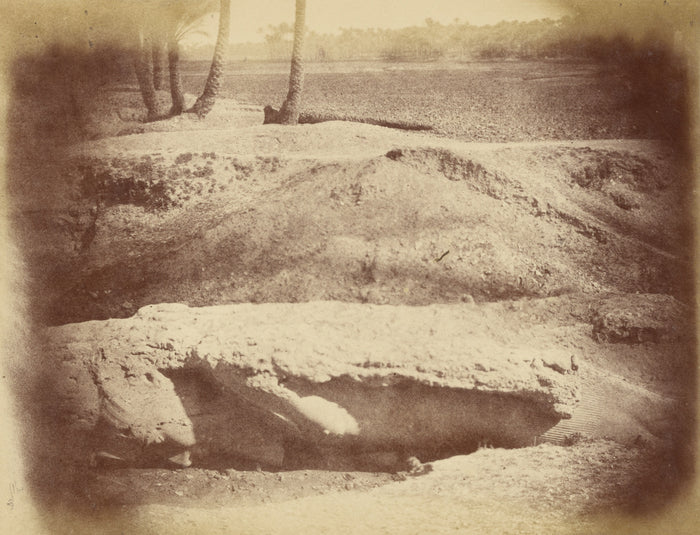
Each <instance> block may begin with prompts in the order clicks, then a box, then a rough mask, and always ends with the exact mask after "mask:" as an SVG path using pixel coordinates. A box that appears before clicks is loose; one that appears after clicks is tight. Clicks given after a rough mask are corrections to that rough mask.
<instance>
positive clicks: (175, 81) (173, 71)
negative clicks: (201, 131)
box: [168, 36, 185, 115]
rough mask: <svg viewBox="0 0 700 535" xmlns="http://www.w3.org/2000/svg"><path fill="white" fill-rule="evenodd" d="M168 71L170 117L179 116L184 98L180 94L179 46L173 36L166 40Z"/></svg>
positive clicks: (183, 107) (183, 104)
mask: <svg viewBox="0 0 700 535" xmlns="http://www.w3.org/2000/svg"><path fill="white" fill-rule="evenodd" d="M168 69H169V72H170V98H171V99H172V101H173V105H172V107H171V108H170V115H180V114H181V113H182V112H183V110H184V109H185V97H184V95H183V94H182V78H181V77H180V44H179V43H178V41H177V39H176V38H175V36H172V37H171V38H170V39H168Z"/></svg>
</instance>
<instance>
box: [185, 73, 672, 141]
mask: <svg viewBox="0 0 700 535" xmlns="http://www.w3.org/2000/svg"><path fill="white" fill-rule="evenodd" d="M185 73H186V74H185V76H184V84H185V88H186V90H187V91H189V92H191V93H194V94H197V93H198V92H199V91H201V87H202V86H203V84H204V81H205V80H206V76H207V73H208V66H207V65H202V64H201V63H191V64H189V66H185ZM288 76H289V67H288V65H287V64H280V63H234V64H230V65H229V68H228V69H227V71H226V77H225V81H224V85H223V88H222V94H223V95H224V96H226V97H229V98H233V99H236V100H238V101H240V102H241V103H245V104H253V105H257V106H265V105H267V104H272V105H273V106H275V107H278V106H279V105H280V104H281V102H282V100H283V99H284V96H285V95H286V91H287V83H288V81H287V80H288ZM656 91H658V88H657V89H656ZM653 93H654V89H653V88H649V87H648V81H647V80H644V79H642V80H639V79H637V80H635V78H634V77H633V76H631V75H630V73H629V72H628V73H625V72H624V71H622V70H620V69H619V68H613V67H606V66H600V65H597V64H593V63H583V62H574V61H571V62H562V61H539V62H534V61H500V62H470V63H384V62H379V61H378V62H344V63H312V64H309V65H308V67H307V69H306V79H305V88H304V98H303V106H302V107H303V109H305V110H309V111H316V112H330V113H337V114H339V115H349V116H353V117H363V118H366V117H373V118H380V119H385V120H392V121H410V122H417V123H423V124H426V125H429V126H432V127H434V128H435V131H436V133H438V134H441V135H445V136H449V137H454V138H457V139H460V140H464V141H495V142H500V141H532V140H552V139H619V138H635V139H636V138H652V139H659V138H661V139H663V138H667V137H668V136H669V135H670V134H672V132H669V131H667V130H668V128H669V125H673V127H674V128H677V127H678V126H679V122H678V119H680V118H682V117H678V116H675V114H678V113H679V112H678V110H676V111H674V110H673V109H672V108H673V106H674V102H664V103H663V107H659V106H658V102H654V99H655V98H658V97H655V96H654V94H653ZM674 116H675V119H676V120H675V121H673V117H674Z"/></svg>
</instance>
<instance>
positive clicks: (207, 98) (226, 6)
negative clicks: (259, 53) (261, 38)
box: [188, 0, 231, 117]
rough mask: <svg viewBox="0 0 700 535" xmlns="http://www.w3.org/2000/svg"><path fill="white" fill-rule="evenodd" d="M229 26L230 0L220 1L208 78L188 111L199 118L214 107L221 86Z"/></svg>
mask: <svg viewBox="0 0 700 535" xmlns="http://www.w3.org/2000/svg"><path fill="white" fill-rule="evenodd" d="M230 26H231V0H221V7H220V8H219V33H218V35H217V36H216V46H215V47H214V57H213V58H212V60H211V67H210V69H209V76H208V77H207V82H206V84H205V85H204V91H202V94H201V95H200V97H199V98H198V99H197V102H195V103H194V106H192V108H190V109H189V110H188V111H190V112H193V113H196V114H197V115H198V116H199V117H204V116H206V115H207V114H208V113H209V112H210V111H211V109H212V108H213V107H214V102H215V101H216V95H217V94H218V92H219V87H220V86H221V78H222V76H223V73H224V55H225V52H226V47H227V46H228V34H229V28H230Z"/></svg>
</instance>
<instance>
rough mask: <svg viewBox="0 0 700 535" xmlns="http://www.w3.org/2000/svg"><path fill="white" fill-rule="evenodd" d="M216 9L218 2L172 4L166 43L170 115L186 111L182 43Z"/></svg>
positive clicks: (168, 16)
mask: <svg viewBox="0 0 700 535" xmlns="http://www.w3.org/2000/svg"><path fill="white" fill-rule="evenodd" d="M215 9H216V0H207V1H206V2H199V3H197V4H194V3H192V2H179V3H177V4H171V5H170V8H169V10H168V11H167V31H166V41H167V47H168V70H169V73H170V98H171V100H172V107H171V108H170V115H180V114H181V113H182V112H183V111H184V110H185V97H184V95H183V93H182V78H181V76H180V41H181V40H182V38H183V37H184V36H185V35H186V34H188V33H191V32H192V31H193V29H194V28H195V26H196V24H197V22H198V21H199V19H201V18H202V17H203V16H204V15H206V14H207V13H211V12H212V11H214V10H215Z"/></svg>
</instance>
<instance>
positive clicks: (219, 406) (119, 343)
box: [46, 302, 578, 468]
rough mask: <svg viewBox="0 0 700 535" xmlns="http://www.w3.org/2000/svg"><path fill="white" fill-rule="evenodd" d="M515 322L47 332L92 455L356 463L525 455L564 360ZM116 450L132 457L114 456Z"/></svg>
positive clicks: (471, 315) (370, 313)
mask: <svg viewBox="0 0 700 535" xmlns="http://www.w3.org/2000/svg"><path fill="white" fill-rule="evenodd" d="M514 314H515V313H513V315H514ZM513 319H514V318H509V316H508V315H507V314H504V313H503V311H502V310H499V311H493V310H490V309H487V308H484V307H480V306H479V305H476V304H464V305H433V306H426V307H405V306H388V305H360V304H348V303H340V302H312V303H304V304H258V305H256V304H241V305H226V306H215V307H205V308H188V307H187V306H185V305H180V304H160V305H152V306H146V307H143V308H141V309H140V310H139V311H138V312H137V313H136V314H135V315H134V316H133V317H131V318H128V319H118V320H117V319H112V320H106V321H89V322H85V323H79V324H69V325H65V326H62V327H53V328H49V329H48V330H47V333H46V334H47V340H48V342H47V344H48V351H49V352H50V354H52V355H53V357H54V358H55V359H57V360H58V361H60V362H61V363H62V366H61V367H60V369H61V370H63V372H62V373H63V375H64V376H70V377H72V379H71V380H70V381H68V380H66V381H64V383H63V384H64V387H63V388H58V391H59V392H60V394H59V396H58V397H60V398H61V406H62V407H63V409H62V410H63V411H64V412H65V413H67V414H69V415H72V416H71V417H70V418H69V421H72V422H73V423H74V425H81V426H82V427H83V428H84V429H86V430H87V432H88V433H90V434H91V435H92V437H93V440H94V441H95V444H94V445H93V448H94V449H95V450H100V451H105V452H107V453H109V454H110V455H114V456H117V457H120V458H124V459H132V460H136V459H138V458H140V457H143V456H144V455H146V453H149V455H151V456H152V454H151V453H150V452H153V451H155V450H154V448H160V449H159V450H157V451H158V454H159V455H160V456H161V458H173V459H175V460H176V461H177V462H179V463H181V464H187V463H188V462H189V460H188V459H187V456H186V455H185V457H184V458H183V457H182V456H180V457H173V456H175V455H176V454H177V453H178V451H180V452H191V454H192V461H193V462H195V463H200V464H220V463H234V464H235V463H236V462H242V461H248V462H255V463H258V464H261V465H263V466H270V467H283V466H299V465H305V466H310V465H322V464H323V463H324V462H330V461H328V459H329V458H332V459H335V460H337V459H339V458H344V459H350V458H353V459H355V461H353V462H354V463H355V464H354V465H353V467H355V468H357V467H358V464H357V463H359V465H360V466H359V467H362V466H365V465H366V466H367V467H376V465H377V464H380V465H381V464H392V463H394V462H396V461H397V459H398V458H399V457H401V456H403V455H405V454H407V455H414V454H418V453H419V454H420V455H421V456H422V458H424V459H425V458H437V457H439V456H443V455H447V454H455V453H460V452H461V453H465V452H469V451H473V450H474V449H476V448H477V446H478V445H479V444H480V443H481V444H483V443H491V444H493V445H496V446H505V447H515V446H521V445H527V444H531V443H532V440H533V438H534V437H536V436H538V435H540V434H542V433H543V432H544V431H546V430H547V429H549V428H551V427H552V426H554V425H555V424H556V423H557V422H558V421H559V420H560V419H562V418H568V417H570V416H571V414H572V410H573V408H574V407H575V406H576V403H577V397H578V390H577V384H576V383H577V377H576V376H575V375H574V374H572V373H570V364H571V353H570V352H569V350H565V349H562V348H561V347H560V346H557V344H556V343H555V342H554V341H552V340H548V339H547V338H546V337H540V338H539V339H538V338H536V337H535V338H533V337H531V336H530V337H528V336H523V335H522V333H519V332H518V330H519V329H518V327H516V326H514V322H513ZM538 340H539V342H538ZM58 382H59V383H60V380H59V381H58ZM106 428H112V429H114V430H116V432H114V433H112V434H109V433H107V432H104V431H102V430H103V429H106ZM96 430H99V432H97V431H96ZM115 437H118V440H117V438H115ZM125 440H126V442H129V440H130V441H131V443H133V444H137V445H138V447H137V448H135V449H134V448H132V449H131V450H129V451H127V450H128V448H121V449H120V450H119V452H117V453H115V451H116V450H115V448H116V446H115V444H117V442H119V441H125ZM139 448H140V449H139ZM183 459H184V460H183ZM324 459H325V460H324ZM334 462H335V461H334ZM348 462H350V461H348ZM363 463H364V465H363Z"/></svg>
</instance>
